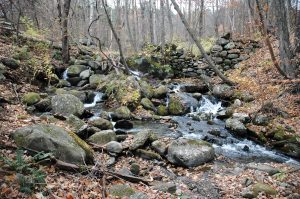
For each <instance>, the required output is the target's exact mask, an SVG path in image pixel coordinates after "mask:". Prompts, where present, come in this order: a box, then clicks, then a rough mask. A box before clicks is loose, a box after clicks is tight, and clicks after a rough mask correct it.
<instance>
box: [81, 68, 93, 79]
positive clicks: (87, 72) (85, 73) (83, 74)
mask: <svg viewBox="0 0 300 199" xmlns="http://www.w3.org/2000/svg"><path fill="white" fill-rule="evenodd" d="M90 76H91V71H90V70H89V69H88V70H84V71H82V72H81V73H80V75H79V77H80V78H81V79H89V77H90Z"/></svg>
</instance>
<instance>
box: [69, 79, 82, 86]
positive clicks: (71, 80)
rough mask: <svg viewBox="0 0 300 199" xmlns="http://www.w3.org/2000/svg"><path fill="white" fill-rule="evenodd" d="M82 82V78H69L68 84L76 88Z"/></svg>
mask: <svg viewBox="0 0 300 199" xmlns="http://www.w3.org/2000/svg"><path fill="white" fill-rule="evenodd" d="M80 81H81V78H80V77H69V78H68V82H70V84H71V86H76V85H77V84H78V83H79V82H80Z"/></svg>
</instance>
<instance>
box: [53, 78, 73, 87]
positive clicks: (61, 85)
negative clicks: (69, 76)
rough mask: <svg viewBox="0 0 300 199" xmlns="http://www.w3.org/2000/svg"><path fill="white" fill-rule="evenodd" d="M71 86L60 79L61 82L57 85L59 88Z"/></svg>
mask: <svg viewBox="0 0 300 199" xmlns="http://www.w3.org/2000/svg"><path fill="white" fill-rule="evenodd" d="M70 86H71V83H70V82H68V81H67V80H64V79H60V80H59V82H58V83H57V84H56V87H57V88H63V87H70Z"/></svg>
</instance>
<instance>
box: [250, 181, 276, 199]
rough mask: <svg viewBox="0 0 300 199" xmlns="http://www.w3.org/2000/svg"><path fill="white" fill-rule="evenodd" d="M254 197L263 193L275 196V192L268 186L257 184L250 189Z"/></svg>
mask: <svg viewBox="0 0 300 199" xmlns="http://www.w3.org/2000/svg"><path fill="white" fill-rule="evenodd" d="M252 191H253V194H254V196H258V195H259V193H261V192H264V193H265V194H267V195H276V194H277V191H276V190H275V189H274V188H273V187H271V186H270V185H268V184H263V183H257V184H255V185H254V186H253V187H252Z"/></svg>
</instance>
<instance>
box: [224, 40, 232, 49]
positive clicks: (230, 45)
mask: <svg viewBox="0 0 300 199" xmlns="http://www.w3.org/2000/svg"><path fill="white" fill-rule="evenodd" d="M234 47H235V43H234V42H229V43H228V44H226V45H225V46H224V48H225V49H226V50H230V49H233V48H234Z"/></svg>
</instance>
